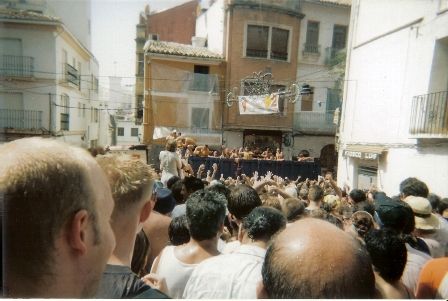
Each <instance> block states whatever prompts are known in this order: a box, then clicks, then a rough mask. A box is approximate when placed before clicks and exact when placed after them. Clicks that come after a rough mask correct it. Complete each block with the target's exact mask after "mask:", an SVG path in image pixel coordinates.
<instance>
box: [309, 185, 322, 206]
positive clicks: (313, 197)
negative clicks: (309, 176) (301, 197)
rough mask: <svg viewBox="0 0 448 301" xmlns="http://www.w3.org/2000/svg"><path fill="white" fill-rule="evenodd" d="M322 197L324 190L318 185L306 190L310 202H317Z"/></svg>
mask: <svg viewBox="0 0 448 301" xmlns="http://www.w3.org/2000/svg"><path fill="white" fill-rule="evenodd" d="M323 197H324V190H323V189H322V188H321V187H320V186H319V185H314V186H311V187H310V189H308V198H309V199H310V201H312V202H319V201H320V200H322V198H323Z"/></svg>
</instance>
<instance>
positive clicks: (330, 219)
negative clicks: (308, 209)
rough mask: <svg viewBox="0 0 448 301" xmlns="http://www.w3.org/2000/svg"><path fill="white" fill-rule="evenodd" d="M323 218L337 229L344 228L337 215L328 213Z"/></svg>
mask: <svg viewBox="0 0 448 301" xmlns="http://www.w3.org/2000/svg"><path fill="white" fill-rule="evenodd" d="M325 220H326V221H327V222H329V223H332V224H333V225H335V226H336V227H338V228H339V229H341V230H344V225H342V222H341V221H340V220H339V219H338V218H337V217H334V216H333V215H331V214H328V215H327V218H326V219H325Z"/></svg>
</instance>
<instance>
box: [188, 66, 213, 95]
mask: <svg viewBox="0 0 448 301" xmlns="http://www.w3.org/2000/svg"><path fill="white" fill-rule="evenodd" d="M209 73H210V66H201V65H194V74H193V76H194V77H193V87H192V89H190V91H202V92H208V91H210V88H209V76H208V74H209Z"/></svg>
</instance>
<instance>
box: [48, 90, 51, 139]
mask: <svg viewBox="0 0 448 301" xmlns="http://www.w3.org/2000/svg"><path fill="white" fill-rule="evenodd" d="M48 108H49V112H50V113H49V115H50V116H49V118H48V134H49V135H50V136H51V114H52V112H51V93H48Z"/></svg>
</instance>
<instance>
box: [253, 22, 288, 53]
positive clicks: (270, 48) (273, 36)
mask: <svg viewBox="0 0 448 301" xmlns="http://www.w3.org/2000/svg"><path fill="white" fill-rule="evenodd" d="M289 32H290V30H288V29H282V28H277V27H272V26H260V25H248V26H247V32H246V57H254V58H266V59H272V60H280V61H287V60H288V55H289V53H288V47H289Z"/></svg>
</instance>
